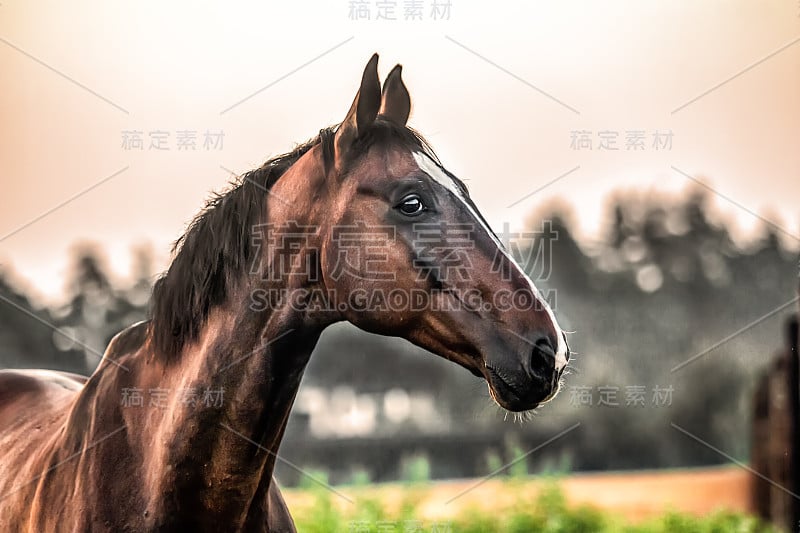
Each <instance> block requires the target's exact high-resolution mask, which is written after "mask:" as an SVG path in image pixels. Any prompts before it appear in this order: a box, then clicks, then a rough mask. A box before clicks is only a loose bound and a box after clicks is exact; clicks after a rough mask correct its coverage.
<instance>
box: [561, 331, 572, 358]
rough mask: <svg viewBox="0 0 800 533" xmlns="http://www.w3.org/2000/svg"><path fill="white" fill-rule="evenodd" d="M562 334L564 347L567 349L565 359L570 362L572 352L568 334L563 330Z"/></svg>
mask: <svg viewBox="0 0 800 533" xmlns="http://www.w3.org/2000/svg"><path fill="white" fill-rule="evenodd" d="M561 336H562V337H563V338H564V347H565V348H566V350H565V351H564V359H566V361H567V362H568V363H569V356H570V353H572V352H571V351H570V349H569V343H568V342H567V334H566V333H565V332H563V331H562V332H561Z"/></svg>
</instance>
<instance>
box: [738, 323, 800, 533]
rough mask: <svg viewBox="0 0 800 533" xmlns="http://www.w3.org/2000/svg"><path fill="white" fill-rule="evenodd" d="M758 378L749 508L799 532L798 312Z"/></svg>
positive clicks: (754, 412)
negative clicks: (772, 359) (751, 499)
mask: <svg viewBox="0 0 800 533" xmlns="http://www.w3.org/2000/svg"><path fill="white" fill-rule="evenodd" d="M782 345H783V347H782V348H781V349H780V351H779V352H778V354H777V357H775V359H774V361H772V362H771V363H770V366H769V367H768V368H767V370H766V372H765V373H764V374H763V375H762V376H761V378H760V379H759V382H758V384H757V386H756V390H755V397H754V402H753V428H752V436H751V438H752V447H751V457H750V464H751V467H752V470H753V476H752V498H753V508H754V509H755V511H756V512H757V513H758V514H759V515H760V516H761V517H762V518H764V519H765V520H769V521H770V522H772V523H773V524H775V525H776V526H778V527H780V528H782V529H784V530H786V531H792V532H794V531H800V359H798V351H797V348H798V316H797V315H795V316H793V317H791V318H790V319H789V320H788V321H787V323H786V328H785V337H784V339H783V341H782Z"/></svg>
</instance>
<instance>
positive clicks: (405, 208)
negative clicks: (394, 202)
mask: <svg viewBox="0 0 800 533" xmlns="http://www.w3.org/2000/svg"><path fill="white" fill-rule="evenodd" d="M397 209H399V210H400V212H401V213H403V214H404V215H407V216H415V215H419V214H420V213H422V212H423V211H425V206H424V205H423V204H422V199H421V198H420V197H419V196H417V195H416V194H412V195H409V196H406V197H405V198H404V199H403V201H402V202H400V204H399V205H398V206H397Z"/></svg>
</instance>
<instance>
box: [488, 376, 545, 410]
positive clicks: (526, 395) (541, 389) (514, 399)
mask: <svg viewBox="0 0 800 533" xmlns="http://www.w3.org/2000/svg"><path fill="white" fill-rule="evenodd" d="M486 374H487V376H486V382H487V383H488V385H489V394H490V395H491V396H492V399H493V400H494V401H495V402H497V404H498V405H500V407H502V408H504V409H508V410H509V411H514V412H520V411H528V410H531V409H535V408H537V407H539V405H541V404H543V403H545V402H548V401H550V400H551V399H553V397H554V396H555V395H556V393H557V392H558V386H557V380H556V385H555V386H554V385H553V383H552V382H550V383H548V382H544V381H540V380H533V379H531V378H529V377H527V376H526V377H525V381H524V383H525V384H524V385H518V384H517V383H516V381H515V380H514V378H513V377H511V376H509V375H508V374H507V373H506V372H503V371H502V370H499V369H496V368H493V367H491V366H488V365H487V366H486Z"/></svg>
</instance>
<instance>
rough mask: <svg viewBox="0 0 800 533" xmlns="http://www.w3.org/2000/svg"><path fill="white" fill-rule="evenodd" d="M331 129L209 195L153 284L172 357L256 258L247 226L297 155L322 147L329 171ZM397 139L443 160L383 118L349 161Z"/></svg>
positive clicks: (160, 341) (157, 326)
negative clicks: (376, 146)
mask: <svg viewBox="0 0 800 533" xmlns="http://www.w3.org/2000/svg"><path fill="white" fill-rule="evenodd" d="M334 132H335V129H334V128H325V129H323V130H321V131H320V133H319V135H317V136H316V137H314V138H313V139H311V140H309V141H308V142H306V143H304V144H301V145H299V146H297V147H296V148H295V149H294V150H292V151H291V152H287V153H285V154H282V155H279V156H277V157H274V158H272V159H270V160H268V161H267V162H266V163H264V164H263V165H262V166H261V167H259V168H257V169H255V170H251V171H249V172H247V173H245V174H244V175H242V176H241V177H240V178H238V179H236V180H235V181H234V182H233V183H231V185H230V187H229V188H228V189H227V190H226V191H224V192H222V193H219V194H215V195H214V196H212V197H211V198H210V199H209V200H208V202H207V203H206V206H205V207H204V208H203V210H202V211H201V212H200V213H199V214H198V215H197V216H196V217H195V218H194V219H193V220H192V222H191V223H190V224H189V227H188V229H187V230H186V232H185V233H184V234H183V235H182V236H181V237H180V238H179V239H178V240H177V241H175V244H174V246H173V249H172V251H173V254H174V259H173V261H172V264H171V265H170V266H169V269H168V270H167V271H166V272H165V273H164V274H162V275H161V277H160V278H159V279H158V280H157V281H156V283H155V285H154V287H153V297H152V301H151V306H150V315H151V321H150V328H151V329H150V331H151V337H152V340H153V343H154V347H155V349H156V350H157V351H158V352H159V353H161V354H162V355H165V356H171V355H175V354H177V353H178V352H180V350H181V349H182V348H183V346H184V345H185V344H186V343H187V342H191V341H193V340H195V339H197V337H198V335H199V334H200V330H201V329H202V328H203V326H204V324H205V322H206V319H207V318H208V315H209V312H210V311H211V309H213V308H214V307H215V306H218V305H220V304H221V303H223V302H224V301H225V299H226V298H227V297H228V295H229V294H230V293H231V291H232V289H233V288H234V287H235V284H236V283H238V282H239V281H240V279H241V278H242V274H244V273H245V272H247V271H248V269H249V268H250V266H251V265H252V263H253V261H254V259H255V258H254V256H253V255H254V254H255V253H256V252H257V249H258V248H257V247H256V246H253V244H252V242H251V232H250V228H251V227H252V226H253V225H254V224H258V222H259V221H260V219H261V216H262V214H263V212H264V204H265V201H266V198H267V194H266V193H267V191H269V190H270V188H271V187H272V186H273V185H274V184H275V183H276V182H277V181H278V179H279V178H280V177H281V176H282V175H283V174H285V173H286V171H287V170H288V169H289V167H291V166H292V165H293V164H294V163H295V162H297V160H298V159H300V158H301V157H302V156H303V155H304V154H305V153H306V152H308V151H309V150H311V149H312V148H313V147H315V146H317V145H322V154H323V165H324V167H325V170H326V172H327V171H328V170H329V169H330V167H331V165H332V163H333V157H334V144H333V142H334ZM391 143H399V144H401V145H403V146H405V147H407V148H410V149H413V150H421V151H424V152H425V153H427V154H428V155H430V156H431V157H432V158H434V160H436V161H437V162H438V159H437V158H436V155H435V154H434V152H433V150H432V149H431V147H430V145H429V144H428V142H427V141H425V139H423V138H422V136H421V135H419V134H418V133H417V132H415V131H414V130H412V129H410V128H406V127H400V126H397V125H395V124H393V123H391V122H388V121H385V120H382V119H380V118H379V119H378V120H376V121H375V123H374V124H373V125H372V127H370V129H369V130H368V131H366V132H365V133H364V135H362V136H360V137H359V139H358V141H357V142H356V144H355V146H354V147H353V150H352V151H351V153H352V160H355V159H357V158H358V157H360V156H361V155H363V154H364V153H366V152H367V150H369V148H370V147H371V146H373V145H375V144H379V145H388V144H391Z"/></svg>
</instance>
